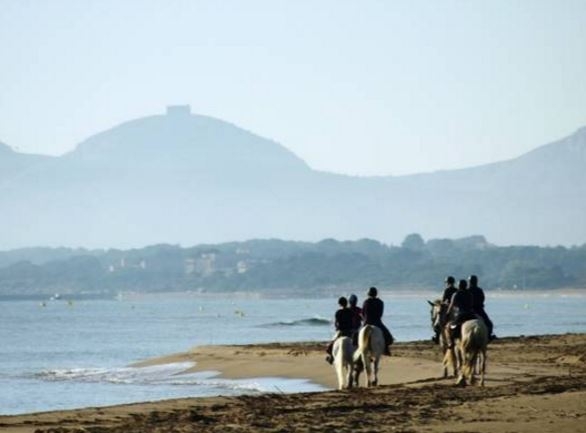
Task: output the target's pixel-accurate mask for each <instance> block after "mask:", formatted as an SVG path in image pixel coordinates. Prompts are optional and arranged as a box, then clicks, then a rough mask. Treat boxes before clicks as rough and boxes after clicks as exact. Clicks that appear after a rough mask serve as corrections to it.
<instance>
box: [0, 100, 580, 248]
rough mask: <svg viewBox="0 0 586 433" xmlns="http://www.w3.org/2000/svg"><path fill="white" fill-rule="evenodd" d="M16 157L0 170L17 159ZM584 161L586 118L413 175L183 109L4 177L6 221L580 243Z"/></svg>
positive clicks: (35, 239) (59, 240)
mask: <svg viewBox="0 0 586 433" xmlns="http://www.w3.org/2000/svg"><path fill="white" fill-rule="evenodd" d="M0 150H1V148H0ZM4 153H6V152H0V167H3V165H2V164H4V165H6V164H7V165H10V162H9V161H10V160H9V159H8V157H6V155H5V154H4ZM7 154H8V155H10V156H9V157H10V158H15V157H17V158H19V157H22V156H24V155H21V154H17V153H16V152H12V151H10V152H8V153H7ZM47 158H48V157H47ZM23 161H24V159H23ZM585 166H586V128H582V129H581V130H578V131H577V132H576V133H575V134H573V135H572V136H570V137H567V138H565V139H562V140H560V141H557V142H555V143H551V144H548V145H545V146H542V147H539V148H537V149H535V150H534V151H532V152H529V153H527V154H525V155H522V156H520V157H518V158H516V159H512V160H509V161H503V162H498V163H493V164H488V165H484V166H479V167H473V168H467V169H462V170H451V171H441V172H435V173H426V174H420V175H412V176H400V177H352V176H343V175H337V174H332V173H324V172H318V171H315V170H312V169H311V168H310V167H308V166H307V164H305V162H304V161H303V160H301V159H300V158H299V157H297V156H296V155H294V154H293V153H292V152H290V151H288V150H287V149H286V148H285V147H283V146H281V145H280V144H278V143H275V142H273V141H270V140H267V139H265V138H262V137H259V136H257V135H255V134H253V133H251V132H248V131H245V130H243V129H241V128H238V127H236V126H234V125H231V124H229V123H226V122H223V121H221V120H218V119H213V118H210V117H206V116H200V115H193V114H191V113H190V112H189V108H188V107H184V106H176V107H169V109H168V111H167V113H166V114H165V115H160V116H151V117H146V118H142V119H137V120H133V121H130V122H127V123H124V124H121V125H119V126H116V127H114V128H112V129H110V130H108V131H104V132H102V133H99V134H97V135H94V136H93V137H90V138H88V139H87V140H85V141H84V142H82V143H80V144H79V145H78V146H77V148H76V149H75V150H74V151H72V152H70V153H68V154H65V155H63V156H61V157H58V158H48V159H47V160H45V159H43V162H42V163H39V164H31V165H29V166H27V168H26V170H25V169H18V170H15V171H13V172H10V173H8V174H3V178H2V179H0V209H2V212H0V226H1V227H6V228H7V229H6V230H2V231H1V232H0V249H7V248H16V247H24V246H35V245H46V246H61V245H63V246H83V247H90V248H93V247H125V248H126V247H137V246H142V245H146V244H154V243H180V244H183V245H191V244H200V243H215V242H224V241H231V240H244V239H250V238H275V237H279V238H288V239H300V240H308V241H314V240H319V239H323V238H327V237H332V238H342V239H359V238H374V239H379V240H382V241H385V242H392V243H398V242H400V241H401V240H402V239H403V238H404V237H405V235H406V234H408V233H413V232H419V233H422V234H423V235H424V236H425V237H428V238H429V237H434V238H441V237H446V238H448V237H449V238H455V237H464V236H468V235H471V234H483V235H485V236H487V238H489V239H491V241H493V242H495V243H498V244H541V245H543V244H550V245H551V244H553V245H556V244H565V245H572V244H581V243H584V242H586V224H585V223H584V221H586V200H584V197H586V171H585V170H584V167H585ZM8 228H9V229H8Z"/></svg>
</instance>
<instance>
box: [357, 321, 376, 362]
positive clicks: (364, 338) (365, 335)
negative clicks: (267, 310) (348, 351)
mask: <svg viewBox="0 0 586 433" xmlns="http://www.w3.org/2000/svg"><path fill="white" fill-rule="evenodd" d="M371 334H372V327H371V326H370V325H366V326H365V327H364V328H362V329H361V330H360V332H359V333H358V350H356V352H354V362H357V361H358V360H359V359H360V358H361V357H362V355H363V354H364V353H366V352H367V351H368V349H369V346H370V336H371Z"/></svg>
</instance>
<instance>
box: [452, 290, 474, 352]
mask: <svg viewBox="0 0 586 433" xmlns="http://www.w3.org/2000/svg"><path fill="white" fill-rule="evenodd" d="M472 306H473V300H472V293H471V292H470V291H469V290H468V283H467V282H466V280H460V282H459V283H458V290H456V293H454V294H453V295H452V300H451V301H450V305H449V306H448V310H447V312H446V314H447V315H448V317H453V319H452V320H451V325H450V334H451V338H452V341H453V340H455V339H457V338H460V331H461V328H462V323H464V322H465V321H467V320H472V319H476V315H475V314H474V310H473V308H472ZM450 315H451V316H450Z"/></svg>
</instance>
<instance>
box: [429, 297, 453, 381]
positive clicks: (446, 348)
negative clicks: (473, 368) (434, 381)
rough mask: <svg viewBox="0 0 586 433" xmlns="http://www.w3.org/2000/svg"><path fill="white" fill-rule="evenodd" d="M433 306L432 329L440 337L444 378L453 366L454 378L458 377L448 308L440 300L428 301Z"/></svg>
mask: <svg viewBox="0 0 586 433" xmlns="http://www.w3.org/2000/svg"><path fill="white" fill-rule="evenodd" d="M427 302H428V304H429V305H431V327H432V328H433V331H434V332H435V333H436V334H437V335H439V341H438V343H439V345H440V347H441V349H442V354H443V359H442V365H443V377H444V378H447V377H448V370H449V367H450V366H452V372H453V377H456V376H457V375H458V367H459V362H458V360H459V359H458V356H457V354H456V352H455V351H454V347H453V346H452V345H450V330H449V328H448V323H447V320H446V317H445V316H446V311H445V310H446V307H445V306H444V305H443V304H442V301H441V300H440V299H436V300H435V301H433V302H431V301H427Z"/></svg>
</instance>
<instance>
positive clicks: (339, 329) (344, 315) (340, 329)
mask: <svg viewBox="0 0 586 433" xmlns="http://www.w3.org/2000/svg"><path fill="white" fill-rule="evenodd" d="M338 305H339V306H340V308H339V309H338V310H337V311H336V315H335V318H334V323H335V326H336V333H335V334H334V338H333V339H332V341H331V342H330V344H328V348H327V349H326V352H327V354H328V356H326V361H327V362H329V363H330V364H331V363H333V362H334V357H333V356H332V349H333V347H334V341H336V339H337V338H339V337H352V333H353V329H354V328H353V323H354V322H353V319H354V318H353V313H352V310H350V309H349V308H348V300H347V299H346V298H345V297H344V296H341V297H340V298H339V299H338Z"/></svg>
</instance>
